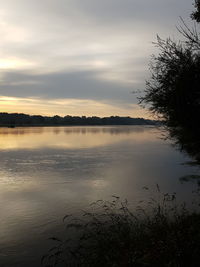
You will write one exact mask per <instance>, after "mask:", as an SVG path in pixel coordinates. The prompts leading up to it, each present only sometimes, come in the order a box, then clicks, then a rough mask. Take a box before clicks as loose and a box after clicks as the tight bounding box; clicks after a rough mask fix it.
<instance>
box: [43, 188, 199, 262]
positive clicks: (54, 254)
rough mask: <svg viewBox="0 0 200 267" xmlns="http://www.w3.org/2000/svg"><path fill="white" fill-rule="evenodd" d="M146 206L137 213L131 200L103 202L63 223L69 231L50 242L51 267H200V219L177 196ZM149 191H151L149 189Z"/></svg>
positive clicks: (160, 195)
mask: <svg viewBox="0 0 200 267" xmlns="http://www.w3.org/2000/svg"><path fill="white" fill-rule="evenodd" d="M157 188H158V191H157V199H154V198H151V199H150V200H148V201H147V202H146V203H145V202H144V203H143V205H142V204H141V201H140V203H139V206H137V208H136V210H135V211H134V212H132V211H131V209H130V208H129V204H128V202H127V200H125V201H121V199H120V198H119V197H117V196H113V197H112V199H111V200H110V201H103V200H98V201H96V202H95V203H92V204H91V205H90V208H89V209H87V210H86V211H82V214H81V216H79V217H75V216H72V215H70V214H69V215H66V216H65V217H64V218H63V222H64V226H65V229H66V230H65V232H64V234H63V235H62V236H61V237H57V236H56V237H55V236H53V237H50V238H49V239H50V240H51V242H52V247H51V248H50V249H49V251H48V252H47V254H45V255H44V256H43V257H42V259H41V263H42V266H45V267H54V266H60V267H64V266H65V267H102V266H106V267H114V266H116V267H117V266H119V267H132V266H133V267H134V266H136V267H169V266H170V267H197V266H198V265H197V263H199V262H200V227H199V225H200V215H199V213H197V212H188V211H187V209H186V206H185V205H180V206H178V205H177V203H176V195H175V194H171V195H170V194H163V193H162V192H161V191H160V188H159V187H158V186H157ZM145 190H148V189H145Z"/></svg>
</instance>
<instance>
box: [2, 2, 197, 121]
mask: <svg viewBox="0 0 200 267" xmlns="http://www.w3.org/2000/svg"><path fill="white" fill-rule="evenodd" d="M192 3H193V1H192V0H34V1H33V0H6V1H4V0H0V36H1V41H0V112H24V113H29V114H42V115H54V114H58V115H67V114H69V115H86V116H90V115H97V116H110V115H120V116H132V117H138V116H140V117H142V116H143V117H148V116H149V115H148V113H147V112H146V111H144V110H142V109H140V108H139V106H138V105H137V96H138V95H137V94H133V93H131V92H132V91H138V90H144V88H145V80H146V79H148V77H149V71H148V62H149V60H150V55H151V54H152V53H156V52H157V50H156V48H155V47H154V46H153V45H152V42H153V41H155V40H156V34H159V35H160V36H161V37H163V38H166V37H168V36H171V37H172V38H177V31H176V26H177V25H178V24H179V23H180V20H179V16H182V17H183V18H184V19H185V20H186V21H187V19H188V17H189V16H190V13H191V12H192V10H193V6H192Z"/></svg>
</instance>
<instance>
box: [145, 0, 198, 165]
mask: <svg viewBox="0 0 200 267" xmlns="http://www.w3.org/2000/svg"><path fill="white" fill-rule="evenodd" d="M195 8H196V10H195V12H193V13H192V15H191V17H192V18H193V19H195V20H196V21H197V24H195V26H194V28H193V29H190V28H189V27H188V26H187V25H186V23H185V22H184V21H183V19H181V21H182V26H180V27H179V28H178V30H179V32H180V33H181V34H182V36H183V37H184V40H183V41H178V42H176V41H173V40H172V39H170V38H168V39H167V40H163V39H161V38H160V37H157V43H156V46H157V47H158V49H159V50H160V53H159V54H158V55H157V56H153V58H152V61H151V63H150V70H151V73H152V76H151V79H150V80H149V81H148V82H147V87H146V91H145V95H144V96H143V97H141V98H140V103H141V104H144V105H145V106H146V105H149V109H150V111H152V112H153V113H154V114H156V115H157V116H158V117H160V118H162V120H163V121H164V123H165V126H166V128H167V130H168V132H169V136H170V137H172V138H173V139H174V140H175V142H176V143H177V144H178V145H179V147H180V148H181V149H183V150H185V151H187V152H188V153H189V154H190V155H192V156H193V157H194V158H195V159H196V160H197V162H198V163H200V138H199V137H200V34H199V32H198V30H199V28H198V27H199V25H198V22H199V21H200V1H199V0H198V1H195ZM197 28H198V29H197Z"/></svg>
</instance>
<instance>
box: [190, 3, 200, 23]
mask: <svg viewBox="0 0 200 267" xmlns="http://www.w3.org/2000/svg"><path fill="white" fill-rule="evenodd" d="M194 6H195V9H196V10H195V11H194V12H193V13H192V15H191V17H192V19H194V20H196V21H197V22H200V0H195V4H194Z"/></svg>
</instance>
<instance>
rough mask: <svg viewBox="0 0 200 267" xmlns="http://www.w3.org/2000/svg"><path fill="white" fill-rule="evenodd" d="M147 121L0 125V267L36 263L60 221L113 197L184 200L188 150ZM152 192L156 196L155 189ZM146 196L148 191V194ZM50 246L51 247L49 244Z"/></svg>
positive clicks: (188, 192) (188, 190) (192, 170)
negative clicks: (144, 123) (138, 123)
mask: <svg viewBox="0 0 200 267" xmlns="http://www.w3.org/2000/svg"><path fill="white" fill-rule="evenodd" d="M162 134H163V132H162V131H161V129H160V128H159V127H157V128H156V127H153V126H116V127H115V126H106V127H85V126H84V127H30V128H25V127H24V128H13V129H11V128H0V209H1V219H0V266H1V267H4V266H5V267H8V266H9V267H12V266H13V267H16V266H18V267H25V266H26V267H27V266H29V267H30V266H34V267H38V266H40V259H41V256H42V255H43V254H44V253H45V251H46V250H47V248H48V247H49V242H50V241H49V240H48V238H49V237H51V236H55V235H57V234H58V235H59V234H60V233H62V230H63V227H64V226H63V223H62V218H63V216H64V215H65V214H67V213H69V212H70V213H72V212H78V211H79V210H81V209H84V208H86V207H87V206H88V205H89V204H90V203H91V202H93V201H95V200H98V199H108V200H109V199H110V198H111V196H112V195H117V196H120V197H121V198H122V199H125V198H127V199H128V201H129V202H130V204H131V205H133V206H134V205H135V204H136V203H138V201H139V200H141V199H144V198H146V197H147V192H144V191H145V190H144V189H143V187H146V186H147V187H149V188H150V191H151V192H152V193H151V194H154V193H155V192H156V184H159V186H160V188H161V190H162V191H163V192H168V193H173V192H176V193H177V195H178V199H179V201H187V202H190V200H191V198H192V196H193V194H192V191H193V190H194V189H195V188H196V183H195V182H193V183H192V182H181V180H180V179H181V177H184V176H187V175H191V174H193V175H195V174H197V173H198V169H197V167H194V166H193V167H192V166H189V165H187V164H184V163H186V162H188V161H189V160H190V159H189V158H188V157H187V155H184V154H182V153H180V152H179V151H178V150H176V149H175V148H174V147H173V146H172V145H171V144H170V142H169V141H165V140H163V139H161V137H162ZM155 194H156V193H155ZM148 196H149V195H148ZM50 245H51V244H50Z"/></svg>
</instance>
